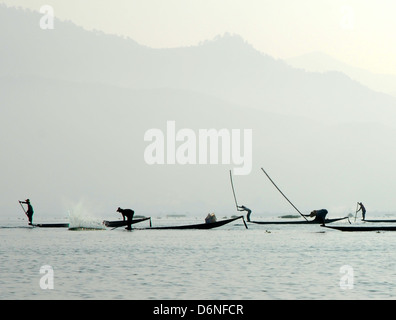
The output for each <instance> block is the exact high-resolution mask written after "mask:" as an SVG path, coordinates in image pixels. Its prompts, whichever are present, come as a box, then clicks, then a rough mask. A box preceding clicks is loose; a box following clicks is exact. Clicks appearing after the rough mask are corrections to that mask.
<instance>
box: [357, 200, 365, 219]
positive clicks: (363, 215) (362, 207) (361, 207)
mask: <svg viewBox="0 0 396 320" xmlns="http://www.w3.org/2000/svg"><path fill="white" fill-rule="evenodd" d="M358 205H359V206H360V208H359V210H358V211H356V213H358V212H359V211H360V210H362V217H363V220H364V219H366V208H365V207H364V205H363V203H361V202H358Z"/></svg>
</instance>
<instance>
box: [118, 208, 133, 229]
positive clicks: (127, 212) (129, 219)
mask: <svg viewBox="0 0 396 320" xmlns="http://www.w3.org/2000/svg"><path fill="white" fill-rule="evenodd" d="M117 212H120V213H121V214H122V218H123V220H124V221H125V218H126V219H127V222H128V226H127V227H126V228H125V229H127V230H132V219H133V215H134V214H135V211H133V210H132V209H121V208H120V207H118V209H117Z"/></svg>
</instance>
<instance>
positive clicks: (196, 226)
mask: <svg viewBox="0 0 396 320" xmlns="http://www.w3.org/2000/svg"><path fill="white" fill-rule="evenodd" d="M238 219H242V221H243V223H244V224H245V227H246V229H247V225H246V222H245V219H244V217H243V216H239V217H235V218H231V219H226V220H221V221H216V222H212V223H199V224H190V225H182V226H165V227H150V228H145V230H169V229H178V230H181V229H214V228H218V227H221V226H224V225H225V224H227V223H230V222H233V221H235V220H238Z"/></svg>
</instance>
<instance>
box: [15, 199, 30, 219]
mask: <svg viewBox="0 0 396 320" xmlns="http://www.w3.org/2000/svg"><path fill="white" fill-rule="evenodd" d="M18 202H19V204H20V205H21V207H22V210H23V212H25V214H26V216H27V217H28V215H27V212H26V211H25V208H24V207H23V205H22V202H21V201H18ZM28 218H29V217H28Z"/></svg>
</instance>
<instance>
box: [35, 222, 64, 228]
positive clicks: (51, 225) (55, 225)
mask: <svg viewBox="0 0 396 320" xmlns="http://www.w3.org/2000/svg"><path fill="white" fill-rule="evenodd" d="M29 225H30V226H32V227H36V228H69V224H68V223H37V224H29Z"/></svg>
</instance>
